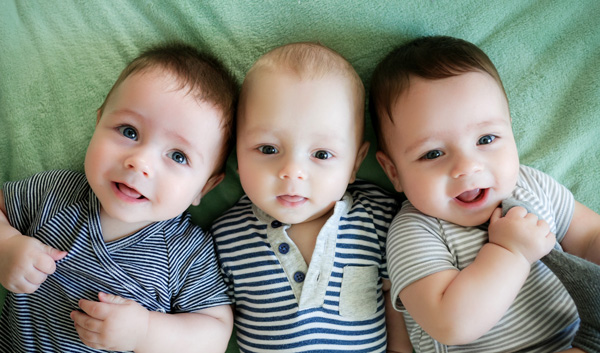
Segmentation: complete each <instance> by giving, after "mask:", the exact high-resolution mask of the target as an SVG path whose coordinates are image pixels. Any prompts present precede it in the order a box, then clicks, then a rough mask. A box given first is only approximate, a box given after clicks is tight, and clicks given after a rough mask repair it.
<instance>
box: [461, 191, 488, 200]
mask: <svg viewBox="0 0 600 353" xmlns="http://www.w3.org/2000/svg"><path fill="white" fill-rule="evenodd" d="M486 192H487V189H473V190H469V191H465V192H463V193H462V194H460V195H458V196H456V199H457V200H458V201H461V202H464V203H476V202H478V201H480V200H482V199H483V198H484V197H485V194H486Z"/></svg>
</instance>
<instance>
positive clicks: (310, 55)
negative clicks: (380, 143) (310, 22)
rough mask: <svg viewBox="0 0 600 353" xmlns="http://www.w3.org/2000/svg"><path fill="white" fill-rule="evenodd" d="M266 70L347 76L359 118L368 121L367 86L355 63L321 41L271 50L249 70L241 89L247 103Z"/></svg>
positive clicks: (308, 75)
mask: <svg viewBox="0 0 600 353" xmlns="http://www.w3.org/2000/svg"><path fill="white" fill-rule="evenodd" d="M264 71H283V72H290V73H293V74H295V75H297V76H298V78H299V79H320V78H323V77H326V76H330V75H337V76H340V77H343V78H344V79H346V80H347V81H348V83H349V86H350V88H351V92H352V94H353V96H354V99H355V111H356V114H357V118H359V119H360V121H361V122H362V121H364V102H365V88H364V85H363V83H362V80H361V79H360V76H358V74H357V73H356V70H354V68H353V67H352V65H351V64H350V63H349V62H348V61H347V60H346V59H345V58H344V57H343V56H342V55H341V54H339V53H338V52H336V51H335V50H333V49H331V48H328V47H326V46H324V45H321V44H319V43H313V42H298V43H291V44H286V45H282V46H280V47H277V48H275V49H273V50H271V51H269V52H267V53H266V54H264V55H263V56H261V57H260V58H259V59H258V60H257V61H256V63H254V65H253V66H252V67H251V68H250V70H249V71H248V73H247V74H246V78H245V79H244V83H243V84H242V89H241V92H240V103H242V104H243V102H244V99H245V97H246V96H247V95H248V90H249V86H250V85H251V84H252V82H253V80H255V79H256V78H258V77H260V73H261V72H264ZM361 129H362V126H361Z"/></svg>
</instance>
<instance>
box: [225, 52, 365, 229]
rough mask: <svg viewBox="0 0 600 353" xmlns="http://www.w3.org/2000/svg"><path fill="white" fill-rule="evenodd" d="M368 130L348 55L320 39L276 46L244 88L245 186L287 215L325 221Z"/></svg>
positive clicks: (240, 121)
mask: <svg viewBox="0 0 600 353" xmlns="http://www.w3.org/2000/svg"><path fill="white" fill-rule="evenodd" d="M363 129H364V87H363V84H362V81H361V80H360V77H359V76H358V75H357V73H356V71H355V70H354V69H353V67H352V66H351V65H350V63H348V61H346V60H345V59H344V58H343V57H342V56H341V55H340V54H338V53H336V52H335V51H333V50H331V49H329V48H326V47H324V46H322V45H320V44H316V43H293V44H288V45H284V46H281V47H278V48H275V49H273V50H271V51H270V52H268V53H266V54H265V55H263V56H262V57H261V58H259V59H258V61H257V62H256V63H255V64H254V65H253V66H252V68H251V69H250V71H249V72H248V74H247V76H246V78H245V80H244V83H243V85H242V89H241V93H240V104H239V106H238V115H237V134H236V135H237V158H238V168H239V174H240V180H241V183H242V187H243V188H244V191H245V192H246V194H247V195H248V197H249V198H250V200H252V202H253V203H254V204H255V205H257V206H258V207H259V208H260V209H262V210H263V211H265V212H266V213H268V214H269V215H271V216H272V217H274V218H276V219H278V220H279V221H281V222H284V223H289V224H297V223H304V222H307V221H315V220H320V221H323V220H324V219H325V220H326V218H327V217H328V216H329V214H330V212H331V210H332V207H333V205H334V204H335V202H336V201H338V200H340V199H341V197H342V196H343V195H344V192H345V190H346V187H347V186H348V184H349V183H351V182H353V181H354V179H355V176H356V172H357V170H358V168H359V166H360V163H361V162H362V160H363V159H364V157H365V155H366V153H367V150H368V143H366V142H364V139H363Z"/></svg>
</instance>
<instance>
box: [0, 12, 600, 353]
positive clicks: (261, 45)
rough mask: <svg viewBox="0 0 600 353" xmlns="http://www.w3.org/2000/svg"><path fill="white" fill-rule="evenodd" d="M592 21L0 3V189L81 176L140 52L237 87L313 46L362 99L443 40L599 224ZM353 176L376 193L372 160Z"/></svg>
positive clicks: (231, 185) (232, 193) (212, 203)
mask: <svg viewBox="0 0 600 353" xmlns="http://www.w3.org/2000/svg"><path fill="white" fill-rule="evenodd" d="M598 18H600V2H598V1H596V0H587V1H586V0H582V1H575V2H565V1H559V0H556V1H554V0H540V1H523V0H509V1H501V2H483V1H450V0H436V1H433V0H415V1H385V0H372V1H360V0H339V1H326V0H263V1H260V0H238V1H230V0H173V1H161V2H154V1H150V0H137V1H124V0H110V1H61V0H46V1H42V0H39V1H34V0H27V1H25V0H21V1H9V0H7V1H2V3H1V5H0V183H3V182H4V181H7V180H15V179H20V178H24V177H27V176H29V175H31V174H33V173H36V172H40V171H43V170H48V169H59V168H60V169H74V170H79V171H81V170H83V159H84V155H85V149H86V147H87V143H88V140H89V138H90V136H91V135H92V132H93V129H94V124H95V117H96V113H95V111H96V109H97V108H98V107H99V106H100V104H101V103H102V101H103V99H104V96H105V95H106V93H107V92H108V90H109V88H110V87H111V85H112V84H113V82H114V80H115V79H116V77H117V75H118V74H119V72H120V71H121V69H122V68H123V67H124V66H125V64H126V63H127V62H128V61H129V60H131V59H132V58H133V57H135V56H136V55H137V54H138V53H139V52H140V51H141V50H143V49H144V48H146V47H147V46H148V45H151V44H155V43H159V42H162V41H167V40H180V41H185V42H188V43H190V44H193V45H195V46H197V47H199V48H201V49H202V50H205V51H208V52H211V53H213V54H215V55H217V56H219V57H220V58H222V60H223V61H224V63H225V64H226V65H227V66H228V67H230V68H231V70H232V71H233V72H234V74H235V75H236V77H237V78H238V80H239V81H240V82H241V80H242V79H243V77H244V73H245V72H246V70H247V69H248V68H249V67H250V66H251V65H252V63H253V62H254V60H256V58H257V57H258V56H259V55H261V54H262V53H264V52H265V51H267V50H268V49H271V48H272V47H274V46H277V45H281V44H284V43H287V42H292V41H319V42H321V43H323V44H325V45H327V46H330V47H331V48H333V49H335V50H337V51H339V52H340V53H341V54H343V55H344V56H345V57H347V58H348V60H349V61H350V62H351V63H352V64H353V65H354V66H355V68H356V70H357V71H358V73H359V74H360V76H361V77H362V79H363V80H364V82H365V85H366V86H367V87H368V84H369V77H370V75H371V72H372V70H373V68H374V66H375V64H376V62H377V61H378V60H380V59H381V58H382V56H384V55H385V54H386V53H387V52H388V51H389V50H390V49H391V48H393V47H394V46H396V45H398V44H399V43H402V42H404V41H406V40H408V39H410V38H413V37H415V36H420V35H427V34H445V35H451V36H457V37H461V38H464V39H466V40H469V41H471V42H474V43H476V44H478V45H480V46H481V47H482V48H483V49H484V50H485V51H486V52H487V53H488V55H489V56H490V57H491V59H492V60H493V62H494V63H495V64H496V66H497V67H498V70H499V71H500V75H501V77H502V78H503V80H504V84H505V88H506V91H507V93H508V97H509V100H510V104H511V108H512V116H513V126H514V131H515V137H516V139H517V144H518V147H519V150H520V156H521V161H522V163H524V164H527V165H531V166H533V167H537V168H539V169H541V170H543V171H545V172H547V173H548V174H550V175H552V176H553V177H555V178H556V179H558V180H559V181H560V182H562V183H563V184H564V185H566V186H567V187H568V188H569V189H570V190H571V191H572V192H573V193H574V194H575V197H576V199H577V200H579V201H580V202H582V203H584V204H586V205H588V207H590V208H592V209H593V210H594V211H596V212H600V197H598V194H597V193H596V192H597V190H598V189H599V188H600V181H598V180H597V179H596V178H597V177H598V176H599V175H600V147H599V144H598V139H599V138H600V124H599V123H600V85H599V82H600V26H598ZM367 138H368V139H370V140H371V141H373V138H374V137H373V133H372V131H371V129H370V128H369V129H368V130H367ZM235 170H236V163H235V159H234V158H231V159H230V161H229V163H228V169H227V178H226V180H225V182H223V183H222V184H221V185H220V186H219V187H218V188H217V189H216V190H214V191H212V192H211V193H210V194H209V195H207V196H206V197H205V198H204V200H203V201H202V204H201V205H200V206H199V207H194V208H192V209H191V212H192V213H193V216H194V220H195V221H196V222H198V223H199V224H201V225H202V226H204V227H206V226H208V225H209V224H210V222H211V221H212V220H213V219H214V218H215V217H216V216H217V215H219V214H220V213H221V212H223V211H224V210H225V209H227V208H228V207H229V206H231V205H232V203H233V202H235V201H236V200H237V199H238V198H239V197H240V195H241V193H242V190H241V188H240V185H239V183H238V179H237V176H236V172H235ZM359 177H361V178H364V179H368V180H371V181H373V182H375V183H377V184H379V185H382V186H384V187H386V188H389V186H390V184H389V183H388V182H387V180H386V179H385V176H384V175H383V173H382V171H381V169H380V168H379V166H378V165H377V163H376V162H375V159H374V148H371V152H370V154H369V156H368V158H367V160H366V161H365V163H364V164H363V166H362V168H361V169H360V171H359ZM231 349H232V350H234V349H235V345H232V346H231Z"/></svg>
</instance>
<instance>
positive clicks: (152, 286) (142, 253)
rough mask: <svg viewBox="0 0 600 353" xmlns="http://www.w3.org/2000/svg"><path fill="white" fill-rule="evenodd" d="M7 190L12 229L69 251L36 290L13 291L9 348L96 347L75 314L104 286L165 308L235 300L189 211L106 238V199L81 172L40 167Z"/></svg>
mask: <svg viewBox="0 0 600 353" xmlns="http://www.w3.org/2000/svg"><path fill="white" fill-rule="evenodd" d="M3 193H4V197H5V204H6V209H7V215H8V219H9V221H10V222H11V225H12V226H13V227H15V228H16V229H18V230H19V231H20V232H21V233H22V234H25V235H29V236H32V237H35V238H37V239H39V240H40V241H41V242H42V243H44V244H47V245H49V246H52V247H54V248H57V249H59V250H66V251H68V252H69V253H68V255H67V256H66V257H65V258H64V259H62V260H59V261H57V263H56V265H57V266H56V272H55V273H54V274H52V275H50V276H49V277H48V278H47V279H46V281H45V282H44V283H42V285H41V286H40V288H39V289H38V290H37V291H35V292H34V293H33V294H15V293H10V292H9V293H8V294H7V297H6V301H5V303H4V307H3V310H2V316H1V318H0V338H1V339H0V351H2V352H19V351H21V352H33V351H43V352H51V351H61V352H68V351H72V352H97V351H98V350H95V349H92V348H90V347H87V346H85V345H84V344H83V343H82V342H81V340H80V339H79V336H78V335H77V332H76V331H75V327H74V324H73V321H72V320H71V318H70V317H69V315H70V313H71V311H73V310H77V309H78V305H77V303H78V301H79V299H88V300H94V301H97V300H98V299H97V298H98V297H97V296H98V292H100V291H102V292H106V293H110V294H115V295H119V296H122V297H124V298H127V299H131V300H135V301H136V302H138V303H139V304H141V305H142V306H144V307H145V308H146V309H148V310H151V311H160V312H166V313H180V312H192V311H197V310H200V309H204V308H208V307H212V306H216V305H223V304H229V303H230V300H229V298H228V296H227V294H226V286H225V284H224V282H223V279H222V276H221V274H220V272H219V269H218V263H217V260H216V256H215V252H214V245H213V242H212V240H211V238H210V237H208V236H206V235H205V234H204V233H203V232H202V230H201V229H200V227H198V226H196V225H194V224H192V223H191V217H190V215H189V214H187V213H184V214H182V215H180V216H178V217H175V218H173V219H170V220H166V221H161V222H156V223H153V224H151V225H149V226H147V227H145V228H143V229H141V230H139V231H138V232H136V233H134V234H132V235H130V236H127V237H124V238H121V239H119V240H115V241H112V242H109V243H105V242H104V240H103V237H102V233H101V228H100V204H99V202H98V199H97V198H96V196H95V195H94V193H93V192H92V190H91V189H90V187H89V185H88V183H87V180H86V178H85V175H83V174H81V173H75V172H70V171H50V172H44V173H40V174H37V175H35V176H33V177H31V178H29V179H26V180H22V181H18V182H9V183H6V184H4V188H3Z"/></svg>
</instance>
